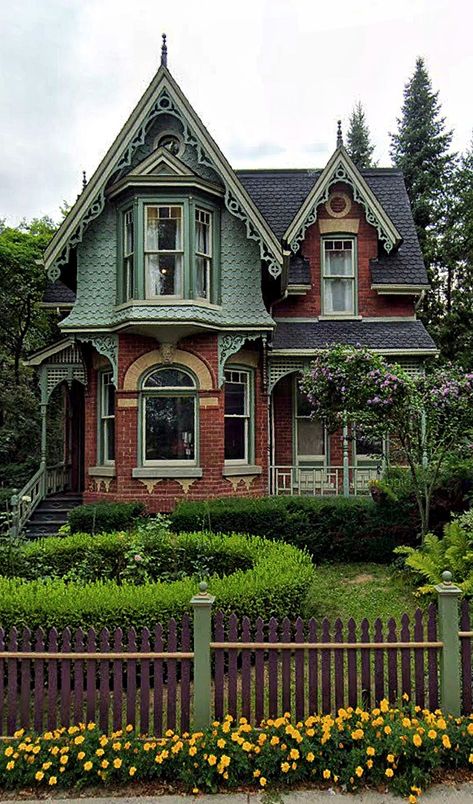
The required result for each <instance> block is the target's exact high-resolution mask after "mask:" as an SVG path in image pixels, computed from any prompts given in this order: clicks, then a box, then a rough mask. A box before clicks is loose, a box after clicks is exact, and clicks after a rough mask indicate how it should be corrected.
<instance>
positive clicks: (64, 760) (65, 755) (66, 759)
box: [59, 754, 69, 765]
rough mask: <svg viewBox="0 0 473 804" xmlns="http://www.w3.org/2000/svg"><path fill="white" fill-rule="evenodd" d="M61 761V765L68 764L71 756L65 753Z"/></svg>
mask: <svg viewBox="0 0 473 804" xmlns="http://www.w3.org/2000/svg"><path fill="white" fill-rule="evenodd" d="M59 762H60V763H61V765H67V763H68V762H69V757H68V756H67V754H63V755H62V757H61V759H60V760H59Z"/></svg>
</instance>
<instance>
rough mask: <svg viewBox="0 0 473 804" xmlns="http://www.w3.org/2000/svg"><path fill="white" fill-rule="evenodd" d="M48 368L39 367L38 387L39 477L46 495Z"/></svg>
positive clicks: (43, 493) (43, 492)
mask: <svg viewBox="0 0 473 804" xmlns="http://www.w3.org/2000/svg"><path fill="white" fill-rule="evenodd" d="M47 381H48V369H47V367H46V366H41V368H40V387H41V402H40V404H39V408H40V412H41V462H40V468H41V470H42V472H43V476H42V479H41V483H42V489H41V491H42V495H43V497H45V496H46V463H47V450H48V443H47V439H48V430H47V421H48V420H47V414H48V389H47Z"/></svg>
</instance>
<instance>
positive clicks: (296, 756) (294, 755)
mask: <svg viewBox="0 0 473 804" xmlns="http://www.w3.org/2000/svg"><path fill="white" fill-rule="evenodd" d="M299 757H300V754H299V751H298V750H297V748H291V750H290V752H289V759H299Z"/></svg>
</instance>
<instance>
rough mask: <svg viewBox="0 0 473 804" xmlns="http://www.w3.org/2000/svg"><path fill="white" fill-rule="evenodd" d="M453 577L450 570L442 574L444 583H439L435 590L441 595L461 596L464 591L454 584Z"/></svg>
mask: <svg viewBox="0 0 473 804" xmlns="http://www.w3.org/2000/svg"><path fill="white" fill-rule="evenodd" d="M452 579H453V575H452V573H451V572H450V571H449V570H445V571H444V572H442V582H441V583H439V584H438V585H437V586H436V587H435V590H436V592H437V593H438V594H439V595H461V593H462V591H461V589H459V587H458V586H456V585H455V584H454V583H453V580H452Z"/></svg>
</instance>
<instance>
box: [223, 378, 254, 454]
mask: <svg viewBox="0 0 473 804" xmlns="http://www.w3.org/2000/svg"><path fill="white" fill-rule="evenodd" d="M224 376H225V385H224V389H226V387H227V386H229V385H241V386H242V387H243V400H242V402H243V405H242V411H241V412H238V413H227V412H226V405H225V412H224V420H225V441H226V430H227V425H226V423H227V421H228V422H231V421H241V422H242V427H243V432H242V439H243V455H242V457H239V458H227V457H225V463H226V464H248V463H249V459H250V424H251V410H250V373H249V372H248V371H241V370H239V369H228V370H227V371H225V375H224ZM224 446H225V456H226V454H227V446H228V445H227V444H226V443H225V445H224Z"/></svg>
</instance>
